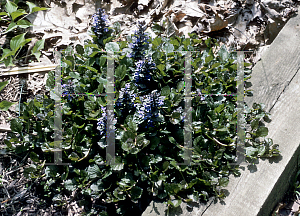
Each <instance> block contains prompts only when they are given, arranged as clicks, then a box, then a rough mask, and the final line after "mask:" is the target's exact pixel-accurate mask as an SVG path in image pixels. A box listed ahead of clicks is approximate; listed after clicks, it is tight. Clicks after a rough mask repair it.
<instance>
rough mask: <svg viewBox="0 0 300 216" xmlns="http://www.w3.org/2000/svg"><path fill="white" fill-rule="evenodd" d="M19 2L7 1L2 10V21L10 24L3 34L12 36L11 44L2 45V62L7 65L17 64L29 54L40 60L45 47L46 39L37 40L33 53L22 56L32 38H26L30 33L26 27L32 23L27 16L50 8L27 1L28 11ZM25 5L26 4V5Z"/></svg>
mask: <svg viewBox="0 0 300 216" xmlns="http://www.w3.org/2000/svg"><path fill="white" fill-rule="evenodd" d="M17 2H18V1H16V3H15V2H12V1H8V0H7V1H6V4H5V7H4V8H3V9H4V11H3V10H1V11H0V22H3V23H5V24H9V25H8V27H7V29H6V31H5V32H1V36H4V35H5V34H9V36H10V37H12V38H11V40H10V43H9V44H5V45H4V46H3V47H1V54H2V55H1V56H0V63H4V64H5V66H6V67H8V66H15V63H17V62H18V61H19V60H20V59H21V58H26V59H28V57H29V56H35V57H36V59H37V60H38V61H39V58H40V56H41V52H40V50H41V49H43V48H44V43H45V40H44V39H42V40H38V41H36V42H35V44H34V47H33V49H32V50H31V53H29V54H28V56H23V57H21V54H24V53H22V52H21V51H22V50H23V52H24V50H25V49H23V48H24V46H25V45H26V44H28V43H29V42H30V41H31V40H32V39H31V38H26V39H25V36H26V34H27V33H28V31H27V32H24V31H25V30H26V29H28V28H30V26H32V24H31V23H30V22H29V21H28V20H26V17H27V16H28V15H30V14H32V13H35V12H37V11H41V10H48V9H49V8H44V7H37V6H36V5H35V4H33V3H32V2H28V1H27V2H26V6H27V7H28V9H27V12H26V10H24V9H21V8H18V5H17ZM24 7H25V6H24Z"/></svg>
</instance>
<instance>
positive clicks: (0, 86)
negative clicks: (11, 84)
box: [0, 81, 8, 91]
mask: <svg viewBox="0 0 300 216" xmlns="http://www.w3.org/2000/svg"><path fill="white" fill-rule="evenodd" d="M7 84H8V81H5V82H0V91H1V90H2V89H3V88H4V87H5V86H7Z"/></svg>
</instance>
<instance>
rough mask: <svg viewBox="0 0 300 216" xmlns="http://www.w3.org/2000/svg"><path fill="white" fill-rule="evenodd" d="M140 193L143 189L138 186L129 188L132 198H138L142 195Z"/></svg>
mask: <svg viewBox="0 0 300 216" xmlns="http://www.w3.org/2000/svg"><path fill="white" fill-rule="evenodd" d="M142 193H143V189H142V188H140V187H138V186H135V187H133V188H132V189H131V190H130V195H131V198H132V199H133V200H137V199H139V198H140V197H141V196H142Z"/></svg>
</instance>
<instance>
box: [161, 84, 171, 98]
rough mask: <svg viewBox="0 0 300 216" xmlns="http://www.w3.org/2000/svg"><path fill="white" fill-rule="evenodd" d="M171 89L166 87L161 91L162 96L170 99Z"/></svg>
mask: <svg viewBox="0 0 300 216" xmlns="http://www.w3.org/2000/svg"><path fill="white" fill-rule="evenodd" d="M170 91H171V90H170V87H169V86H164V87H163V88H162V90H161V95H162V96H166V97H168V96H169V95H170Z"/></svg>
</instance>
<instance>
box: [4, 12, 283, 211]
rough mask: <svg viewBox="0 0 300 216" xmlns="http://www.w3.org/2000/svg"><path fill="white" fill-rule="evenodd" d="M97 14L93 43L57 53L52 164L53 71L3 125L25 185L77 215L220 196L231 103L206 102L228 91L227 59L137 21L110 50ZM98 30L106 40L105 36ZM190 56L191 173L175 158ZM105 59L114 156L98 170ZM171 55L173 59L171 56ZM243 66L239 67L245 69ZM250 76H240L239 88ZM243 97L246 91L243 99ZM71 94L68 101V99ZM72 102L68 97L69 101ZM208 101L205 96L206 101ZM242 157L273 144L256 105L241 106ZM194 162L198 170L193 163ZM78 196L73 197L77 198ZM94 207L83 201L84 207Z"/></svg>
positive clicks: (231, 145)
mask: <svg viewBox="0 0 300 216" xmlns="http://www.w3.org/2000/svg"><path fill="white" fill-rule="evenodd" d="M106 20H107V17H106V16H105V11H103V10H99V11H98V13H97V14H95V16H94V23H93V27H92V29H91V32H92V34H93V41H86V43H85V44H84V46H82V45H76V47H74V48H73V47H71V46H70V47H68V48H67V49H66V50H65V51H64V52H63V55H62V80H61V84H62V85H61V86H62V88H63V95H64V96H65V97H63V98H62V121H63V132H62V135H63V140H62V152H63V162H64V163H70V165H65V166H55V165H51V166H45V165H44V163H45V162H47V163H49V162H53V152H52V151H53V150H54V148H55V146H54V142H53V140H54V135H53V134H54V133H53V132H54V96H53V95H52V94H51V92H50V91H51V90H52V89H53V88H54V84H55V79H54V71H52V72H49V76H48V80H47V84H46V86H47V88H48V90H49V92H50V93H49V94H48V95H43V96H39V97H36V98H35V99H33V100H32V99H30V100H28V101H27V102H26V103H23V104H21V108H20V113H21V116H20V117H19V118H17V119H13V120H12V121H11V129H12V132H13V133H10V134H8V139H7V140H5V143H6V145H7V148H8V150H10V151H13V152H15V153H16V154H19V155H25V154H27V153H29V156H30V158H31V160H32V161H33V164H31V166H30V167H29V168H27V169H25V171H24V175H25V176H26V177H27V178H32V179H36V178H44V179H45V181H44V182H42V184H43V185H42V188H41V189H43V190H44V191H45V192H44V193H45V196H46V198H47V197H48V199H50V200H52V201H53V202H54V203H55V204H56V205H60V206H63V205H64V204H65V202H66V201H65V200H64V195H68V196H71V197H72V199H71V200H74V199H77V200H78V203H79V205H80V206H85V209H86V213H87V215H141V214H142V212H143V211H144V210H145V208H146V207H147V206H148V204H149V202H150V201H151V199H153V198H154V197H156V198H159V199H161V200H164V201H165V202H166V204H167V205H168V206H170V207H177V206H179V205H180V203H181V202H187V203H191V202H198V201H202V202H204V201H207V200H208V198H209V197H211V196H216V197H218V198H220V199H222V198H224V197H225V191H224V190H223V189H222V188H223V187H224V186H226V185H227V184H228V176H229V174H230V173H233V174H234V175H239V167H238V166H234V165H230V163H232V162H234V159H235V154H236V146H235V142H236V139H237V134H236V124H237V122H236V121H237V112H238V110H237V109H236V97H235V96H224V95H216V94H228V95H230V94H233V93H234V92H236V75H237V72H236V71H237V63H236V55H235V54H234V53H228V51H227V50H226V48H225V47H224V46H222V47H220V46H219V44H218V43H217V41H215V40H213V39H211V38H209V39H207V40H205V41H202V40H200V39H199V38H198V37H197V35H196V34H189V35H190V38H185V37H184V36H182V37H178V36H175V37H171V38H161V37H156V38H155V39H152V38H150V37H148V36H147V35H146V33H145V28H144V25H143V23H139V24H138V31H137V32H136V33H135V34H134V35H133V36H131V37H129V38H128V39H129V40H128V41H121V42H112V40H113V39H114V38H115V37H116V35H117V34H118V28H117V27H116V26H117V25H115V27H109V26H108V25H107V23H106ZM107 32H110V33H109V34H107ZM203 47H204V50H202V51H200V52H193V53H192V58H191V67H192V92H193V93H194V96H193V98H192V107H193V110H192V113H191V115H192V125H190V130H191V131H192V141H193V147H192V148H191V149H189V150H190V151H191V153H192V155H191V165H180V166H179V165H177V163H182V162H183V159H184V158H185V152H186V150H187V149H186V147H185V146H184V118H185V117H186V113H184V111H183V110H184V104H185V101H184V89H185V83H184V75H185V55H186V52H184V51H199V50H200V48H201V49H202V48H203ZM105 51H110V52H115V53H114V54H113V57H114V67H115V68H114V69H115V77H114V82H115V94H116V98H115V107H114V115H115V118H114V119H113V120H114V122H115V127H114V130H115V154H116V161H117V162H118V163H120V164H119V165H103V163H104V162H105V160H106V148H107V138H108V136H110V134H106V129H107V128H106V127H107V110H106V105H107V101H106V99H107V96H95V95H99V94H102V93H107V89H106V83H107V82H108V77H107V60H108V59H109V58H111V57H110V56H109V55H108V54H107V53H106V52H105ZM176 51H178V52H176ZM245 66H249V65H247V64H245ZM250 74H251V70H246V76H245V80H247V79H249V78H250ZM246 93H247V94H248V93H249V91H246ZM71 94H72V95H71ZM74 94H76V95H74ZM212 94H213V95H212ZM244 113H245V123H246V124H247V125H249V126H250V128H249V130H247V131H246V134H247V139H246V146H245V149H246V152H245V155H246V157H247V158H248V159H249V160H250V159H255V158H258V157H273V156H276V155H278V154H279V150H278V145H274V144H273V143H272V140H271V139H269V138H265V137H266V136H267V134H268V130H267V128H266V127H265V125H264V122H265V121H267V122H268V121H270V118H269V114H268V113H266V112H265V111H264V108H263V105H261V104H254V105H253V107H252V108H249V107H247V105H246V104H245V111H244ZM195 163H198V165H195ZM78 197H81V198H78ZM92 199H93V200H94V201H93V202H91V200H92Z"/></svg>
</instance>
